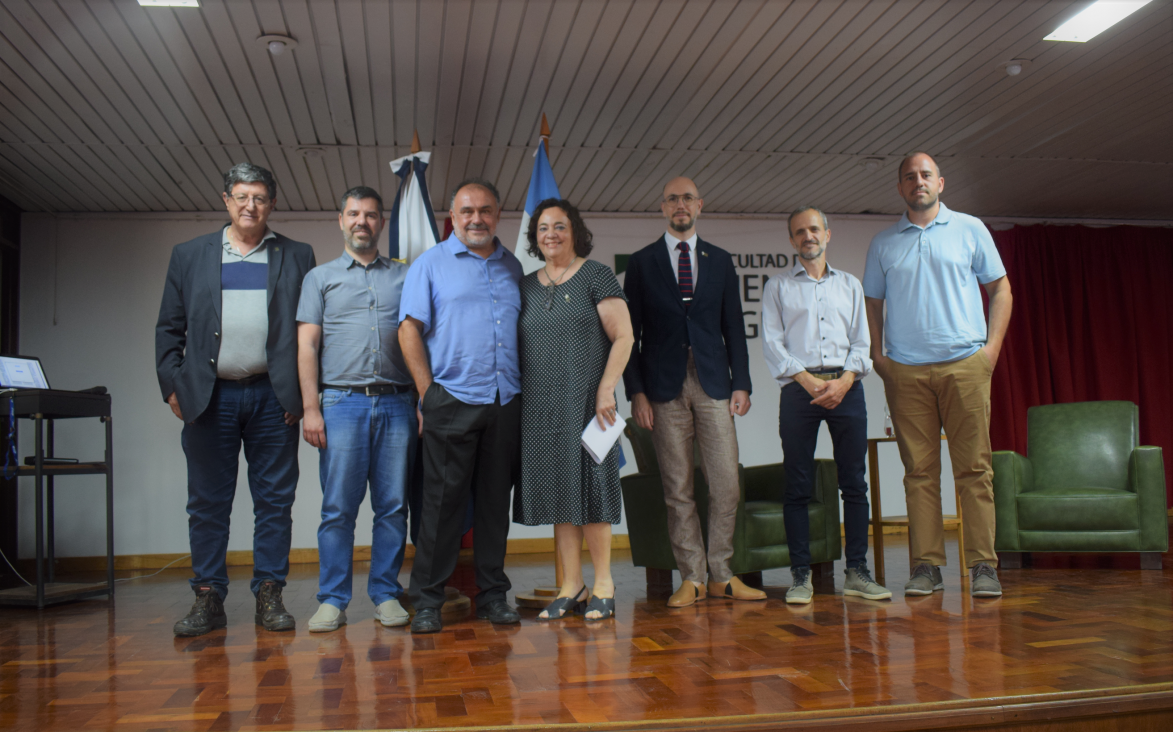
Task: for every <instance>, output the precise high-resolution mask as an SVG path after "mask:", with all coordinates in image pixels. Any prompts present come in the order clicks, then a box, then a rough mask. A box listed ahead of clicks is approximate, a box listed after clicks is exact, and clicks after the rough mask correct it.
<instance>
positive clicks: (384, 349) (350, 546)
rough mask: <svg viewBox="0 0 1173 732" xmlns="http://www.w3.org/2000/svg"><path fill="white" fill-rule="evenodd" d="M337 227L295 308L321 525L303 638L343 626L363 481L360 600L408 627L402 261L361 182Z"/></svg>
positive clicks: (411, 450) (410, 424) (407, 406)
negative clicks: (337, 246) (339, 241)
mask: <svg viewBox="0 0 1173 732" xmlns="http://www.w3.org/2000/svg"><path fill="white" fill-rule="evenodd" d="M338 223H339V225H340V226H341V228H342V236H343V238H344V239H345V242H346V249H345V251H344V252H343V254H342V256H341V257H339V258H338V259H335V260H334V261H332V262H328V263H326V264H323V265H322V266H320V267H317V268H315V269H314V270H312V271H311V272H310V273H309V274H308V275H306V278H305V282H304V283H303V284H302V290H301V302H300V303H299V304H298V308H297V321H298V323H297V342H298V355H297V363H298V377H299V379H300V381H301V396H302V407H303V409H304V410H305V422H304V423H303V426H302V433H303V435H304V437H305V440H306V442H308V443H310V444H311V445H313V446H314V447H316V448H318V449H319V450H320V454H321V459H320V462H319V465H320V471H321V480H322V494H323V495H322V524H321V526H320V527H318V561H319V564H320V570H319V577H318V602H319V603H321V605H320V606H319V607H318V611H317V612H316V613H315V614H314V616H313V617H312V618H311V619H310V624H309V629H310V631H311V632H326V631H331V630H336V629H337V628H338V627H339V626H341V625H344V624H345V623H346V606H347V605H348V604H349V603H350V597H351V585H352V580H353V571H352V566H353V565H352V561H353V554H354V524H355V519H356V517H357V516H358V508H359V505H360V504H361V503H362V500H363V497H364V495H365V494H366V490H367V484H368V482H369V483H370V487H371V508H372V509H374V512H375V521H374V528H373V532H372V540H371V572H370V577H369V578H368V580H367V594H369V595H370V598H371V601H372V602H373V603H374V604H375V619H376V620H378V621H379V622H380V623H382V624H383V625H387V626H392V625H406V624H407V622H408V616H407V612H406V611H405V610H404V609H403V606H402V605H401V604H400V602H399V598H400V597H401V596H402V595H403V587H402V586H401V585H400V584H399V568H400V567H401V566H402V565H403V547H404V543H405V541H406V538H407V481H408V475H409V473H410V468H411V460H412V458H413V457H414V455H415V447H416V440H417V435H418V430H419V425H418V422H417V421H416V415H415V401H416V400H415V396H414V394H413V393H412V387H411V383H412V381H411V377H410V375H408V372H407V367H406V366H405V365H404V363H403V355H402V353H401V352H400V350H399V340H398V324H399V298H400V295H401V294H402V293H403V281H404V279H405V278H406V277H407V265H406V264H403V263H402V262H396V261H394V260H391V259H388V258H387V257H381V256H379V249H378V241H379V233H380V232H381V231H382V230H383V225H384V218H383V199H382V198H381V197H380V196H379V194H378V193H377V192H376V191H374V190H373V189H371V188H367V187H366V186H358V187H357V188H351V189H350V190H349V191H347V192H346V193H345V194H343V196H342V212H341V213H340V214H339V215H338ZM319 389H320V393H321V397H320V404H319Z"/></svg>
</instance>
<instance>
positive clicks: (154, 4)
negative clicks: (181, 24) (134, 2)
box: [138, 0, 200, 8]
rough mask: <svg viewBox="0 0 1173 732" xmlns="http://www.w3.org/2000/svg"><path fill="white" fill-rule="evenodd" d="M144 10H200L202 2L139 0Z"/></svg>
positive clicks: (192, 0) (191, 0) (195, 0)
mask: <svg viewBox="0 0 1173 732" xmlns="http://www.w3.org/2000/svg"><path fill="white" fill-rule="evenodd" d="M138 4H139V5H141V6H143V7H144V8H198V7H199V6H200V0H138Z"/></svg>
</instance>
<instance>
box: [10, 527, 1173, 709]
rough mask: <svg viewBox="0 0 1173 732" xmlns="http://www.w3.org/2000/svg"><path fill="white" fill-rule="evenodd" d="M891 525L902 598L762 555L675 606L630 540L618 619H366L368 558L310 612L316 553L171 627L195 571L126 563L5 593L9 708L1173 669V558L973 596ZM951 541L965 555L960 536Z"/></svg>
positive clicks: (559, 700)
mask: <svg viewBox="0 0 1173 732" xmlns="http://www.w3.org/2000/svg"><path fill="white" fill-rule="evenodd" d="M887 538H888V539H889V542H888V546H887V547H886V558H887V562H888V576H889V583H890V586H891V588H892V589H893V590H895V591H896V596H895V599H894V600H893V601H879V602H873V601H867V600H857V599H854V598H845V597H843V596H842V595H841V594H836V595H818V596H816V599H815V602H814V604H813V605H811V606H808V607H795V606H787V605H786V604H785V603H784V602H783V600H782V597H783V594H784V591H785V586H786V585H787V584H789V572H788V571H786V570H778V571H773V572H767V573H765V584H766V586H767V589H768V592H769V600H767V601H766V602H764V603H732V602H728V601H711V600H710V601H705V602H703V603H700V604H698V605H696V606H694V607H691V608H685V609H681V610H671V609H669V608H667V607H665V606H664V604H663V601H662V599H658V598H653V599H652V600H650V601H649V599H648V598H647V597H646V591H645V585H644V572H643V570H642V569H637V568H634V567H632V566H631V564H630V558H629V556H628V555H627V554H626V553H625V552H616V556H615V575H616V580H617V591H618V601H617V616H616V618H614V619H612V620H608V621H604V622H600V623H587V622H585V621H584V620H582V619H581V618H574V619H569V620H564V621H561V622H546V621H540V620H537V619H536V612H535V611H523V616H522V617H523V620H522V623H521V625H520V626H513V627H505V628H498V627H494V626H492V625H490V624H489V623H488V622H487V621H478V620H475V619H473V618H471V617H468V618H465V619H461V620H459V621H456V622H449V623H448V624H447V625H446V626H445V628H444V631H443V632H441V633H439V634H437V635H434V636H422V637H418V636H417V637H413V636H412V635H411V634H410V633H408V632H407V631H406V630H405V629H403V628H395V629H388V628H382V627H381V626H379V625H377V624H376V623H375V622H374V621H373V619H372V613H373V608H372V607H371V604H370V601H369V600H368V599H366V597H365V587H364V578H363V575H362V572H361V570H362V569H365V566H364V565H360V567H359V568H358V571H356V585H357V586H356V588H355V590H356V592H355V594H356V596H357V597H359V598H360V599H358V600H356V601H355V602H354V603H353V604H352V605H351V608H350V610H349V611H348V615H349V616H350V625H347V626H345V627H344V628H342V629H341V630H339V631H337V632H334V633H329V634H310V633H308V632H306V630H305V623H306V621H307V620H308V619H309V617H310V615H311V614H312V613H313V611H314V609H315V608H316V602H315V600H314V594H315V592H316V590H317V574H316V571H317V568H316V565H302V566H295V568H294V573H293V575H292V576H291V578H290V583H289V587H288V588H287V589H286V593H285V597H286V602H287V605H288V607H289V609H290V610H291V612H293V613H294V615H295V616H296V617H297V618H298V621H299V627H298V630H297V631H296V632H293V633H268V632H266V631H264V630H261V629H259V628H257V627H256V626H254V624H253V604H252V603H253V601H252V596H251V595H249V593H248V591H247V576H248V572H247V570H245V571H241V570H234V571H233V573H232V578H233V583H234V584H233V592H232V594H231V595H230V596H229V599H228V603H227V606H228V608H227V609H228V613H229V627H228V628H227V630H221V631H217V632H215V633H212V634H209V635H207V636H203V637H200V638H193V639H182V640H181V639H175V638H173V637H172V635H171V625H172V623H174V622H175V620H176V619H178V618H179V617H180V616H182V615H183V614H184V612H185V611H186V609H187V607H188V606H189V605H190V603H191V597H192V596H191V594H190V592H189V591H188V589H187V585H186V575H187V570H168V571H167V572H164V573H163V574H162V575H160V576H158V577H154V578H150V579H144V580H140V581H134V582H125V583H121V584H120V585H119V588H118V589H119V594H118V597H117V601H116V604H114V605H110V604H108V603H107V602H106V601H104V600H96V601H87V602H81V603H75V604H72V605H65V606H58V607H54V608H50V609H48V610H45V611H43V612H41V613H37V612H36V611H35V610H29V609H24V608H0V728H3V729H6V730H33V729H38V730H48V729H61V730H64V729H113V728H117V729H119V730H128V731H135V730H150V729H185V730H239V729H372V728H376V729H380V728H381V729H386V728H418V727H448V726H474V725H476V726H480V725H532V726H545V725H550V724H558V723H570V724H573V723H578V724H601V723H609V722H610V723H616V722H634V721H639V720H670V719H680V720H684V719H692V718H711V717H726V716H740V715H755V714H782V713H793V712H807V711H813V710H835V709H856V710H859V709H862V708H867V707H892V706H896V705H918V704H920V705H924V704H928V705H929V707H925V708H935V707H937V706H939V707H940V708H942V709H944V708H952V707H956V703H954V704H949V703H948V702H950V701H953V700H958V702H964V701H965V700H974V701H975V702H976V701H977V700H988V699H990V698H994V699H997V698H1003V697H1012V696H1019V697H1021V696H1024V695H1047V694H1062V693H1063V692H1087V691H1089V690H1107V689H1115V690H1123V689H1129V688H1132V690H1135V689H1134V688H1133V687H1136V686H1138V685H1152V686H1151V688H1152V689H1157V690H1166V691H1168V690H1169V689H1171V688H1173V687H1171V686H1170V684H1171V683H1173V566H1171V565H1170V562H1169V561H1168V559H1166V568H1165V569H1164V570H1163V571H1145V572H1142V571H1140V570H1139V569H1063V568H1048V569H1038V568H1036V569H1023V570H1006V571H1004V572H1002V583H1003V585H1004V588H1005V591H1006V595H1005V596H1004V597H1003V598H1001V599H995V600H977V599H973V598H971V597H970V596H969V595H968V593H967V591H965V589H964V588H963V587H962V583H961V580H960V579H959V577H958V576H957V573H956V572H954V571H946V572H945V573H944V576H945V582H946V588H945V591H944V592H938V593H935V594H934V595H932V596H929V597H919V598H905V597H903V596H901V595H900V592H899V590H900V587H901V585H902V583H903V580H904V578H905V577H907V572H908V561H907V557H906V551H907V548H906V544H904V543H903V542H901V541H900V539H901V537H895V536H890V537H887ZM949 550H950V552H951V556H950V561H951V562H955V561H956V539H955V538H954V539H953V541H952V543H950V545H949ZM551 559H552V558H551V556H549V555H529V556H522V557H511V558H510V565H509V572H510V576H511V578H512V579H513V582H514V585H515V587H516V588H521V589H528V588H529V587H530V586H533V585H535V584H541V583H545V582H548V581H549V580H550V578H551V575H552V570H551V568H550V563H551ZM1125 564H1127V563H1125ZM837 568H838V569H839V570H840V572H841V570H842V567H841V563H840V564H839V565H837ZM404 580H406V572H405V574H404ZM462 581H465V582H467V581H468V579H467V573H464V574H459V575H458V577H457V578H456V582H457V584H460V583H461V582H462ZM837 584H838V587H839V589H840V590H841V589H842V576H841V575H840V576H839V577H838V578H837ZM1096 693H1106V692H1096ZM1064 696H1068V697H1069V696H1070V694H1068V695H1064ZM1042 698H1045V697H1042ZM1057 698H1063V697H1057ZM937 703H944V704H937Z"/></svg>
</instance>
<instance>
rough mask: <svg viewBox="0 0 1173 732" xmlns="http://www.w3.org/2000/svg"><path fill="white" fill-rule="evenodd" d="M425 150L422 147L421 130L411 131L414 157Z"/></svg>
mask: <svg viewBox="0 0 1173 732" xmlns="http://www.w3.org/2000/svg"><path fill="white" fill-rule="evenodd" d="M422 149H423V148H421V147H420V133H419V130H412V131H411V152H412V154H413V155H414V154H415V153H417V152H419V151H420V150H422Z"/></svg>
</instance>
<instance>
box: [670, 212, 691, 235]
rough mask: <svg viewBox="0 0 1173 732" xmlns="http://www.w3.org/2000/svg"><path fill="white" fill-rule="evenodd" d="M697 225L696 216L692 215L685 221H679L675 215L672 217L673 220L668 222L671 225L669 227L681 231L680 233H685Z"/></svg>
mask: <svg viewBox="0 0 1173 732" xmlns="http://www.w3.org/2000/svg"><path fill="white" fill-rule="evenodd" d="M695 225H696V218H694V217H692V216H689V217H688V218H687V219H686V220H684V221H678V220H677V219H676V217H673V218H672V219H671V220H670V221H669V222H668V226H669V228H671V229H672V230H673V231H676V232H679V233H681V234H683V233H684V232H686V231H688V230H689V229H691V228H692V227H693V226H695Z"/></svg>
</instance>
